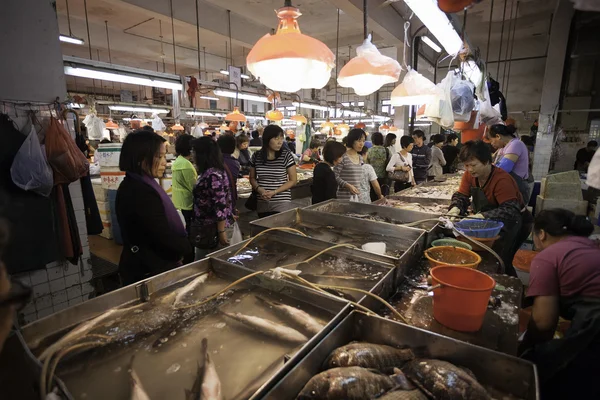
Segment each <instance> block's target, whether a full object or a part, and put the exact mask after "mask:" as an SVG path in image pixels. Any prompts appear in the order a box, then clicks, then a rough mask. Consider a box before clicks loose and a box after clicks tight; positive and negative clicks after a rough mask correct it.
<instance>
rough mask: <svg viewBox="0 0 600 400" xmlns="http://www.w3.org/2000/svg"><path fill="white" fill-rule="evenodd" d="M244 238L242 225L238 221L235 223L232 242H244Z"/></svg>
mask: <svg viewBox="0 0 600 400" xmlns="http://www.w3.org/2000/svg"><path fill="white" fill-rule="evenodd" d="M243 240H244V237H243V236H242V231H241V229H240V226H239V225H238V223H237V222H236V223H235V224H233V236H231V242H230V243H231V244H232V245H233V244H238V243H240V242H242V241H243Z"/></svg>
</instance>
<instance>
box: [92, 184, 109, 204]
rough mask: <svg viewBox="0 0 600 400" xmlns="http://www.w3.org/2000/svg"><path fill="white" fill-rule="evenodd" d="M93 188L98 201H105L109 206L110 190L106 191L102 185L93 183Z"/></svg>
mask: <svg viewBox="0 0 600 400" xmlns="http://www.w3.org/2000/svg"><path fill="white" fill-rule="evenodd" d="M92 188H93V189H94V196H95V197H96V201H97V202H100V201H103V202H106V203H107V204H108V189H104V188H103V187H102V183H93V184H92Z"/></svg>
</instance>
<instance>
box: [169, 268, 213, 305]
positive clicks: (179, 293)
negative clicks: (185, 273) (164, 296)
mask: <svg viewBox="0 0 600 400" xmlns="http://www.w3.org/2000/svg"><path fill="white" fill-rule="evenodd" d="M207 279H208V274H202V275H200V276H198V277H196V278H195V279H193V280H192V281H191V282H190V283H188V284H187V285H185V286H183V287H181V288H179V289H177V290H175V291H173V292H172V293H170V294H169V295H174V297H175V300H174V301H173V305H174V306H177V305H179V304H180V303H181V302H182V300H183V298H184V297H185V296H186V295H187V294H188V293H190V292H192V291H193V290H194V289H196V287H198V285H200V284H202V283H204V282H206V280H207Z"/></svg>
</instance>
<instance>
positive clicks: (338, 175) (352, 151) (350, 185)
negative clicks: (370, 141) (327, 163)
mask: <svg viewBox="0 0 600 400" xmlns="http://www.w3.org/2000/svg"><path fill="white" fill-rule="evenodd" d="M366 139H367V134H366V133H365V131H363V130H362V129H352V130H351V131H350V132H349V133H348V136H347V137H346V148H347V151H346V154H344V156H343V157H342V162H340V163H339V164H338V165H336V166H335V168H334V169H333V172H335V179H336V180H337V184H338V191H337V198H338V199H340V200H350V198H351V197H352V196H354V195H358V194H360V189H359V188H360V183H361V181H362V176H363V171H362V165H363V159H362V157H361V156H360V154H359V153H360V152H361V151H362V149H363V147H364V146H365V140H366Z"/></svg>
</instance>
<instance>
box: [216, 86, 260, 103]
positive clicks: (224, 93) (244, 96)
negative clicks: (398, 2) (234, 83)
mask: <svg viewBox="0 0 600 400" xmlns="http://www.w3.org/2000/svg"><path fill="white" fill-rule="evenodd" d="M213 92H214V94H215V95H216V96H221V97H229V98H232V99H235V97H236V92H234V91H232V90H221V89H215V90H214V91H213ZM237 98H238V99H242V100H249V101H259V102H263V103H270V101H269V99H267V98H266V97H265V96H259V95H257V94H250V93H241V92H240V93H238V95H237Z"/></svg>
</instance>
